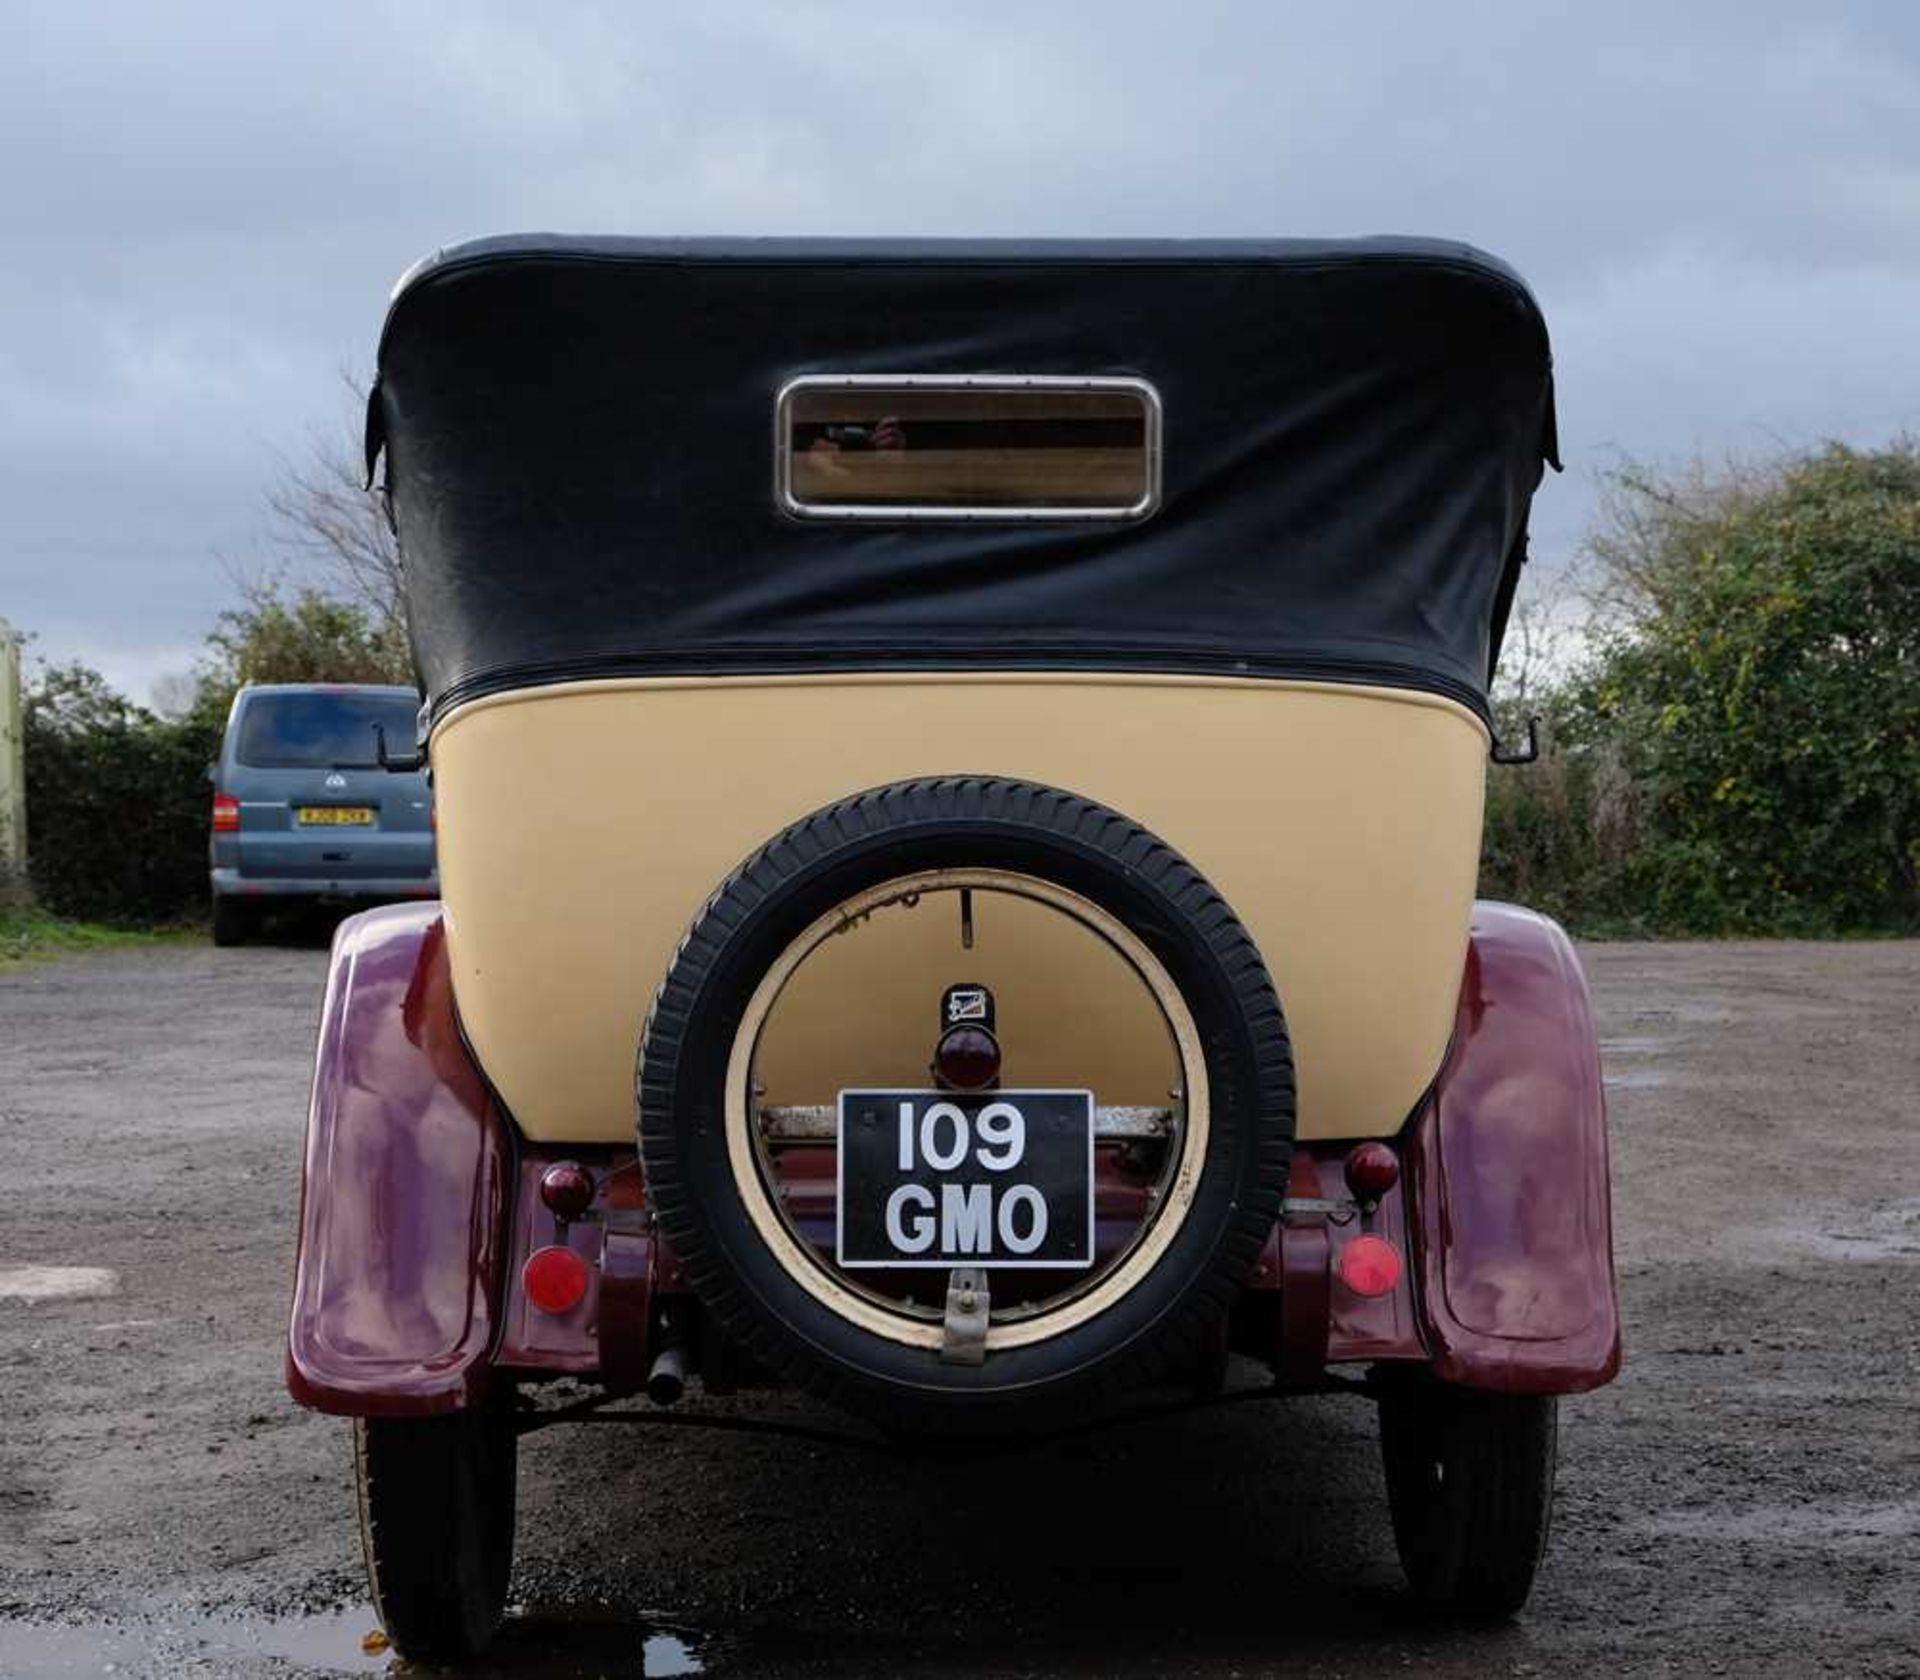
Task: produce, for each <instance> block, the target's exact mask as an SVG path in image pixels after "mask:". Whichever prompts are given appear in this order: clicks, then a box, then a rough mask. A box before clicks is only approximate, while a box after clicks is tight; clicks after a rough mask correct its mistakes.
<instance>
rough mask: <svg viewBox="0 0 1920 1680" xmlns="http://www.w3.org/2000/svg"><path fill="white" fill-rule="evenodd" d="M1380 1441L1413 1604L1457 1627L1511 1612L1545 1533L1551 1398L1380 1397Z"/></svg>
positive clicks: (1550, 1480) (1436, 1392) (1470, 1393)
mask: <svg viewBox="0 0 1920 1680" xmlns="http://www.w3.org/2000/svg"><path fill="white" fill-rule="evenodd" d="M1380 1445H1381V1456H1382V1462H1383V1464H1384V1466H1385V1469H1386V1479H1387V1498H1388V1503H1389V1506H1390V1508H1391V1511H1392V1515H1393V1530H1394V1539H1395V1542H1396V1544H1397V1545H1398V1548H1399V1552H1400V1561H1401V1566H1402V1567H1403V1568H1404V1569H1405V1571H1406V1574H1407V1579H1408V1581H1409V1583H1410V1584H1411V1585H1412V1587H1413V1589H1414V1592H1415V1593H1416V1594H1417V1595H1418V1597H1419V1598H1420V1599H1421V1601H1422V1602H1423V1603H1424V1604H1425V1605H1426V1606H1427V1607H1428V1608H1429V1609H1430V1610H1432V1611H1434V1612H1436V1613H1438V1614H1441V1615H1444V1616H1449V1617H1454V1618H1457V1619H1460V1620H1464V1621H1497V1620H1502V1619H1504V1618H1506V1617H1509V1616H1512V1615H1514V1614H1516V1613H1517V1612H1518V1611H1519V1610H1520V1609H1521V1608H1522V1607H1523V1606H1524V1605H1525V1604H1526V1601H1527V1598H1528V1595H1529V1594H1530V1593H1531V1592H1532V1590H1533V1581H1534V1576H1535V1574H1536V1573H1537V1571H1538V1569H1539V1567H1540V1563H1541V1560H1542V1559H1543V1558H1544V1557H1545V1555H1546V1549H1547V1542H1548V1538H1549V1535H1550V1531H1551V1528H1552V1518H1553V1484H1554V1465H1555V1456H1556V1451H1557V1446H1558V1409H1557V1406H1556V1403H1555V1401H1554V1399H1553V1397H1552V1396H1550V1395H1533V1394H1494V1393H1486V1392H1481V1391H1476V1390H1472V1389H1461V1388H1450V1387H1447V1386H1445V1385H1442V1384H1439V1383H1420V1384H1414V1385H1408V1387H1407V1388H1406V1389H1404V1390H1403V1391H1401V1392H1398V1393H1394V1394H1390V1395H1387V1396H1385V1397H1383V1398H1382V1400H1381V1403H1380ZM1436 1461H1437V1462H1438V1463H1440V1464H1442V1465H1444V1467H1445V1475H1444V1479H1443V1480H1442V1481H1441V1482H1440V1483H1439V1485H1438V1486H1436V1485H1435V1483H1434V1481H1433V1477H1432V1468H1431V1467H1432V1466H1433V1464H1434V1463H1435V1462H1436Z"/></svg>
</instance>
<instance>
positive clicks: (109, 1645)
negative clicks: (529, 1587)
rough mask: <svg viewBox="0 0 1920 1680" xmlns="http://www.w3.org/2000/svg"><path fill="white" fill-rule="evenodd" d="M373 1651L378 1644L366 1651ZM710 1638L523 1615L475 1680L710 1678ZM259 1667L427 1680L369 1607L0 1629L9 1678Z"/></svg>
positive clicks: (118, 1679) (134, 1677)
mask: <svg viewBox="0 0 1920 1680" xmlns="http://www.w3.org/2000/svg"><path fill="white" fill-rule="evenodd" d="M369 1647H372V1648H371V1649H369ZM711 1654H712V1647H711V1642H710V1641H708V1640H706V1639H704V1638H702V1637H700V1636H698V1635H696V1634H693V1633H691V1632H689V1631H687V1630H685V1629H678V1630H675V1629H669V1628H666V1627H662V1626H659V1625H657V1624H656V1625H649V1624H646V1623H643V1622H630V1621H624V1620H618V1619H614V1618H611V1617H606V1618H596V1617H593V1616H579V1615H572V1614H565V1613H562V1614H557V1615H549V1614H547V1613H545V1612H543V1611H540V1610H526V1611H515V1612H514V1613H513V1614H511V1615H510V1616H509V1617H508V1619H507V1622H506V1624H505V1625H504V1626H503V1627H502V1628H501V1630H500V1634H499V1637H498V1639H497V1640H496V1642H495V1644H494V1646H493V1647H492V1648H491V1649H490V1650H489V1651H488V1652H487V1654H486V1656H485V1657H484V1658H482V1659H481V1660H480V1661H479V1662H477V1663H474V1664H471V1665H469V1666H467V1667H464V1668H462V1669H461V1671H460V1672H461V1673H462V1675H464V1676H466V1677H467V1680H589V1677H598V1676H604V1677H605V1680H668V1677H670V1676H679V1675H694V1674H702V1673H705V1672H706V1671H707V1667H708V1661H709V1658H710V1656H711ZM241 1662H252V1663H265V1664H272V1665H276V1666H273V1667H272V1669H271V1672H273V1673H275V1674H279V1673H281V1672H283V1670H282V1668H281V1667H279V1666H277V1665H280V1664H292V1665H294V1667H293V1669H292V1670H291V1672H292V1673H296V1674H297V1673H302V1672H304V1673H309V1674H312V1675H316V1676H318V1675H354V1674H380V1675H387V1676H389V1677H391V1680H400V1677H402V1676H410V1675H424V1674H427V1673H431V1672H436V1671H433V1670H426V1669H419V1668H416V1667H414V1666H413V1665H412V1664H411V1663H407V1662H403V1661H402V1660H401V1659H400V1658H399V1657H397V1656H395V1655H394V1654H393V1652H392V1651H390V1650H388V1649H386V1648H385V1647H384V1645H383V1643H382V1642H381V1638H380V1634H379V1624H378V1623H377V1622H376V1621H375V1620H374V1617H373V1612H372V1611H371V1610H368V1609H366V1608H364V1607H362V1608H355V1609H349V1610H336V1611H331V1612H328V1613H326V1614H323V1615H317V1616H292V1617H286V1618H283V1619H277V1620H275V1619H267V1618H259V1619H227V1618H224V1617H188V1618H184V1619H182V1620H179V1621H173V1622H154V1623H151V1624H144V1625H135V1626H123V1627H49V1626H44V1625H37V1624H33V1623H21V1622H6V1621H0V1674H4V1675H5V1676H6V1677H7V1680H76V1677H78V1676H81V1675H86V1676H98V1675H112V1676H114V1677H115V1680H146V1677H147V1676H155V1677H158V1676H166V1675H174V1674H181V1673H192V1674H198V1673H224V1672H226V1670H227V1668H228V1666H229V1665H232V1664H236V1663H241Z"/></svg>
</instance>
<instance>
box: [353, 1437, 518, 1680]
mask: <svg viewBox="0 0 1920 1680" xmlns="http://www.w3.org/2000/svg"><path fill="white" fill-rule="evenodd" d="M516 1456H517V1454H516V1441H515V1436H514V1433H513V1428H512V1424H511V1421H510V1419H508V1418H507V1417H505V1416H504V1415H502V1414H501V1413H498V1412H494V1411H476V1412H455V1413H452V1414H451V1415H449V1416H445V1417H428V1418H357V1419H355V1420H354V1425H353V1459H354V1484H355V1488H356V1491H357V1493H358V1503H359V1512H360V1541H361V1546H362V1549H363V1550H364V1552H365V1555H366V1563H367V1580H368V1583H369V1585H370V1586H371V1588H372V1592H373V1603H374V1612H375V1614H376V1615H377V1616H378V1617H379V1618H380V1625H381V1626H382V1627H384V1628H385V1629H386V1631H387V1636H388V1638H389V1639H391V1640H392V1641H393V1646H394V1649H395V1650H397V1651H398V1652H399V1653H400V1655H401V1656H403V1657H405V1658H408V1659H409V1660H412V1661H416V1662H431V1663H439V1662H452V1661H457V1660H459V1659H460V1658H463V1657H470V1656H473V1655H474V1654H476V1653H477V1652H479V1651H480V1650H482V1649H483V1648H484V1647H485V1645H486V1644H487V1642H488V1640H489V1639H491V1638H492V1636H493V1633H494V1630H495V1629H496V1628H497V1627H498V1626H499V1623H500V1617H501V1614H502V1612H503V1611H504V1609H505V1607H506V1602H507V1583H508V1579H509V1577H510V1576H511V1574H512V1571H513V1529H514V1461H515V1458H516Z"/></svg>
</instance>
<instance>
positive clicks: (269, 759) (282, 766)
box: [234, 690, 419, 770]
mask: <svg viewBox="0 0 1920 1680" xmlns="http://www.w3.org/2000/svg"><path fill="white" fill-rule="evenodd" d="M418 705H419V703H418V702H417V701H416V700H415V699H414V698H413V696H412V695H410V694H351V693H338V692H329V691H325V690H316V691H315V692H314V693H311V694H256V695H254V696H253V697H252V698H251V699H250V700H248V701H247V703H246V705H245V706H244V707H243V708H242V709H241V712H240V737H239V740H238V741H237V742H236V743H235V745H234V756H235V757H236V758H237V759H238V760H239V761H240V762H241V763H242V764H245V765H249V766H251V767H252V768H254V769H256V770H316V769H327V770H366V769H372V768H373V767H374V766H375V765H376V764H377V763H378V762H379V756H378V752H377V750H376V747H375V744H374V730H375V728H376V727H378V728H380V729H384V730H385V731H386V735H387V750H388V751H389V752H391V753H406V752H411V751H412V750H413V736H414V719H415V714H416V712H417V710H418Z"/></svg>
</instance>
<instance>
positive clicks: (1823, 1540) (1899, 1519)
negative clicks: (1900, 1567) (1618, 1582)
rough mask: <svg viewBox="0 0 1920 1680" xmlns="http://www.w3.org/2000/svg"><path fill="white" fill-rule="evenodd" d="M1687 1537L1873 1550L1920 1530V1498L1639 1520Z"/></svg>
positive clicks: (1716, 1510) (1655, 1530)
mask: <svg viewBox="0 0 1920 1680" xmlns="http://www.w3.org/2000/svg"><path fill="white" fill-rule="evenodd" d="M1636 1526H1637V1527H1638V1528H1640V1529H1641V1530H1642V1531H1643V1532H1645V1533H1648V1534H1660V1535H1669V1536H1672V1537H1674V1538H1676V1539H1683V1540H1692V1539H1698V1540H1711V1541H1714V1542H1716V1543H1719V1542H1724V1541H1727V1540H1738V1541H1742V1542H1745V1543H1748V1544H1753V1545H1771V1546H1778V1547H1781V1548H1783V1549H1797V1548H1800V1547H1817V1548H1819V1549H1820V1550H1822V1551H1828V1550H1863V1551H1872V1550H1874V1549H1876V1548H1878V1547H1879V1546H1881V1545H1882V1544H1883V1543H1884V1542H1886V1541H1888V1540H1902V1539H1905V1538H1907V1537H1908V1536H1910V1535H1913V1534H1920V1503H1916V1502H1914V1501H1912V1500H1903V1501H1900V1502H1898V1503H1895V1504H1889V1505H1756V1506H1753V1507H1751V1508H1749V1509H1747V1510H1744V1511H1729V1510H1727V1509H1726V1507H1724V1506H1720V1505H1716V1506H1714V1507H1712V1508H1711V1509H1707V1510H1700V1511H1663V1512H1661V1513H1660V1514H1659V1515H1657V1516H1653V1517H1649V1518H1647V1519H1646V1521H1645V1522H1643V1523H1639V1524H1637V1525H1636Z"/></svg>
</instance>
